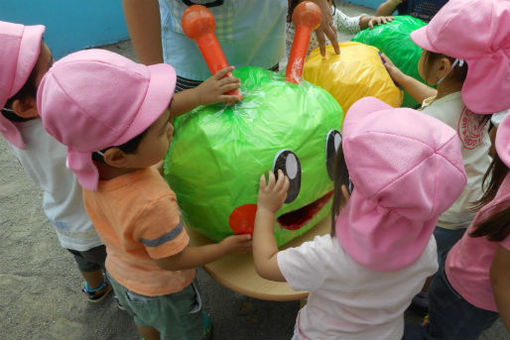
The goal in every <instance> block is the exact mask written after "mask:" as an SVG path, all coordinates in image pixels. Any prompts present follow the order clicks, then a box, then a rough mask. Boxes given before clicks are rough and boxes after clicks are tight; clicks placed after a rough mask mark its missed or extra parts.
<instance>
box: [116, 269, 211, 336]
mask: <svg viewBox="0 0 510 340" xmlns="http://www.w3.org/2000/svg"><path fill="white" fill-rule="evenodd" d="M107 276H108V280H109V281H110V283H111V285H112V287H113V290H114V292H115V295H117V297H118V299H119V302H120V303H121V304H122V306H123V307H125V308H126V310H127V311H128V313H129V314H131V316H133V318H134V321H135V324H136V325H137V326H139V327H152V328H155V329H157V330H158V331H159V333H160V334H161V339H162V340H167V339H168V340H170V339H179V340H200V339H202V336H203V334H204V316H203V314H202V300H201V298H200V293H199V292H198V287H197V284H196V280H195V282H192V283H191V284H190V285H189V286H187V287H186V288H184V289H183V290H181V291H180V292H177V293H173V294H168V295H162V296H145V295H141V294H137V293H135V292H133V291H130V290H129V289H127V288H126V287H124V286H122V285H121V284H120V283H118V282H117V281H115V279H114V278H113V277H112V276H111V275H110V274H107Z"/></svg>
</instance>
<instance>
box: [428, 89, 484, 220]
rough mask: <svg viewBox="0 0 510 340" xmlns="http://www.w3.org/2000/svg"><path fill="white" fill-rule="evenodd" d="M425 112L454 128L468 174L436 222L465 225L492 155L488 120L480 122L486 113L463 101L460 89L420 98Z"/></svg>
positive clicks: (478, 195) (473, 213) (478, 194)
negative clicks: (470, 109)
mask: <svg viewBox="0 0 510 340" xmlns="http://www.w3.org/2000/svg"><path fill="white" fill-rule="evenodd" d="M421 110H422V111H423V112H424V113H426V114H428V115H429V116H432V117H435V118H437V119H439V120H441V121H442V122H444V123H446V124H448V125H449V126H451V127H452V128H453V129H455V130H456V131H457V134H458V136H459V138H460V142H461V145H462V158H463V160H464V167H465V169H466V174H467V184H466V188H465V189H464V192H462V194H461V195H460V197H459V198H458V199H457V200H456V201H455V202H454V203H453V205H452V206H451V207H450V208H449V209H448V210H447V211H445V212H444V213H443V214H442V215H441V216H440V217H439V221H438V222H437V225H438V226H440V227H442V228H446V229H461V228H467V227H468V226H469V224H470V223H471V221H472V220H473V218H474V217H475V212H472V211H471V209H472V202H474V201H476V200H478V199H480V197H481V196H482V194H483V190H482V181H483V176H484V175H485V172H486V171H487V168H488V167H489V165H490V163H491V161H492V159H491V157H490V156H489V148H490V146H491V141H490V138H489V122H488V121H487V122H486V124H485V125H482V124H481V119H482V118H483V117H484V116H485V115H480V114H475V113H473V112H471V111H469V109H468V108H467V107H466V106H465V105H464V103H463V102H462V94H461V92H460V91H459V92H454V93H450V94H449V95H446V96H444V97H442V98H439V99H437V100H435V98H434V97H431V98H427V99H425V100H424V101H423V104H422V109H421Z"/></svg>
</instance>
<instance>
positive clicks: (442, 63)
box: [436, 57, 452, 80]
mask: <svg viewBox="0 0 510 340" xmlns="http://www.w3.org/2000/svg"><path fill="white" fill-rule="evenodd" d="M451 67H452V62H451V61H450V59H448V58H446V57H442V58H441V59H439V63H438V64H437V69H436V76H437V79H438V80H439V79H441V78H443V77H446V76H447V75H448V72H450V68H451Z"/></svg>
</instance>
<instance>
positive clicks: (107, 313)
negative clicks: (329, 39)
mask: <svg viewBox="0 0 510 340" xmlns="http://www.w3.org/2000/svg"><path fill="white" fill-rule="evenodd" d="M339 5H340V8H341V9H342V10H345V12H346V13H347V14H349V15H356V14H357V13H362V12H363V13H368V14H371V13H373V11H372V10H370V9H366V8H361V7H359V6H355V5H352V4H345V5H343V4H339ZM349 38H350V37H349V36H341V39H342V40H348V39H349ZM107 48H108V49H110V50H113V51H115V52H118V53H120V54H123V55H126V56H128V57H131V58H134V53H133V49H132V46H131V44H130V42H129V41H127V42H122V43H119V44H115V45H112V46H107ZM0 174H1V175H0V240H1V241H0V242H1V246H0V259H1V261H0V329H1V331H0V334H3V337H2V338H4V339H10V340H15V339H19V340H30V339H37V340H39V339H40V340H46V339H48V340H50V339H51V340H95V339H98V340H99V339H109V340H120V339H123V340H126V339H127V340H130V339H133V340H134V339H139V338H140V337H139V336H138V334H137V332H136V329H135V327H134V325H133V322H132V320H131V318H130V317H129V315H128V314H127V313H125V312H122V311H120V310H118V309H117V308H116V305H115V304H114V303H113V301H112V298H111V296H110V297H108V298H107V299H105V300H104V301H102V302H100V303H98V304H92V303H89V302H88V301H87V300H86V298H85V297H84V296H83V295H82V293H81V292H80V288H81V286H82V284H83V280H82V278H81V276H80V274H79V272H78V270H77V268H76V265H75V263H74V260H73V257H72V256H71V254H69V253H68V252H67V251H66V250H64V249H62V248H61V247H60V245H59V243H58V240H57V238H56V235H55V232H54V231H53V228H52V226H51V225H50V223H49V222H48V220H47V219H46V217H45V216H44V214H43V212H42V210H41V207H40V206H41V197H42V195H41V192H40V190H39V189H38V188H37V187H35V185H34V184H33V183H32V182H31V180H30V179H29V178H28V176H27V175H25V173H24V172H23V169H22V168H21V166H20V165H19V163H18V162H17V160H16V159H15V158H14V156H13V155H12V154H11V153H10V149H9V147H8V145H7V143H6V142H5V140H4V139H2V138H0ZM198 280H199V283H200V285H201V291H202V295H203V299H204V302H205V309H206V310H207V311H208V312H209V313H210V314H211V317H212V321H213V325H214V331H213V339H214V340H237V339H239V340H251V339H257V340H259V339H264V340H273V339H274V340H279V339H289V338H290V337H291V335H292V329H293V325H294V321H295V317H296V313H297V311H298V309H299V303H298V302H285V303H283V302H270V301H261V300H257V299H252V298H249V297H246V296H243V295H240V294H237V293H235V292H232V291H230V290H228V289H226V288H224V287H223V286H221V285H220V284H218V283H217V282H216V281H214V280H213V279H212V278H211V277H210V276H209V275H208V274H207V273H206V272H205V271H203V270H201V269H199V271H198ZM406 319H407V320H408V321H411V322H418V320H419V318H418V317H417V316H416V315H415V314H413V313H412V312H408V313H407V314H406ZM481 339H483V340H504V339H508V334H507V332H506V331H505V329H504V327H503V326H502V324H501V323H500V322H497V323H496V324H495V325H494V326H493V327H492V328H491V329H490V330H488V331H487V332H486V333H485V334H484V336H483V337H482V338H481ZM367 340H372V339H367Z"/></svg>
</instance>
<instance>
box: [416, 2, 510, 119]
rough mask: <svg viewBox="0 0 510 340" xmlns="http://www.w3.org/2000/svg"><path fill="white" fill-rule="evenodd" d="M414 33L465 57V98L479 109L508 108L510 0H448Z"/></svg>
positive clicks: (431, 46) (427, 44) (421, 41)
mask: <svg viewBox="0 0 510 340" xmlns="http://www.w3.org/2000/svg"><path fill="white" fill-rule="evenodd" d="M411 38H412V39H413V40H414V42H415V43H416V44H417V45H419V46H420V47H422V48H423V49H425V50H427V51H431V52H435V53H441V54H444V55H447V56H449V57H453V58H458V59H463V60H465V61H466V62H467V65H468V72H467V76H466V80H465V81H464V85H463V87H462V99H463V100H464V103H465V104H466V106H467V107H468V108H469V109H470V110H471V111H473V112H476V113H489V114H490V113H494V112H499V111H502V110H505V109H507V108H509V107H510V95H509V94H510V0H450V1H448V2H447V3H446V5H444V6H443V8H441V10H440V11H439V12H437V14H436V15H435V16H434V17H433V18H432V20H431V21H430V23H429V24H428V25H427V26H425V27H422V28H420V29H418V30H416V31H414V32H413V33H411Z"/></svg>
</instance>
